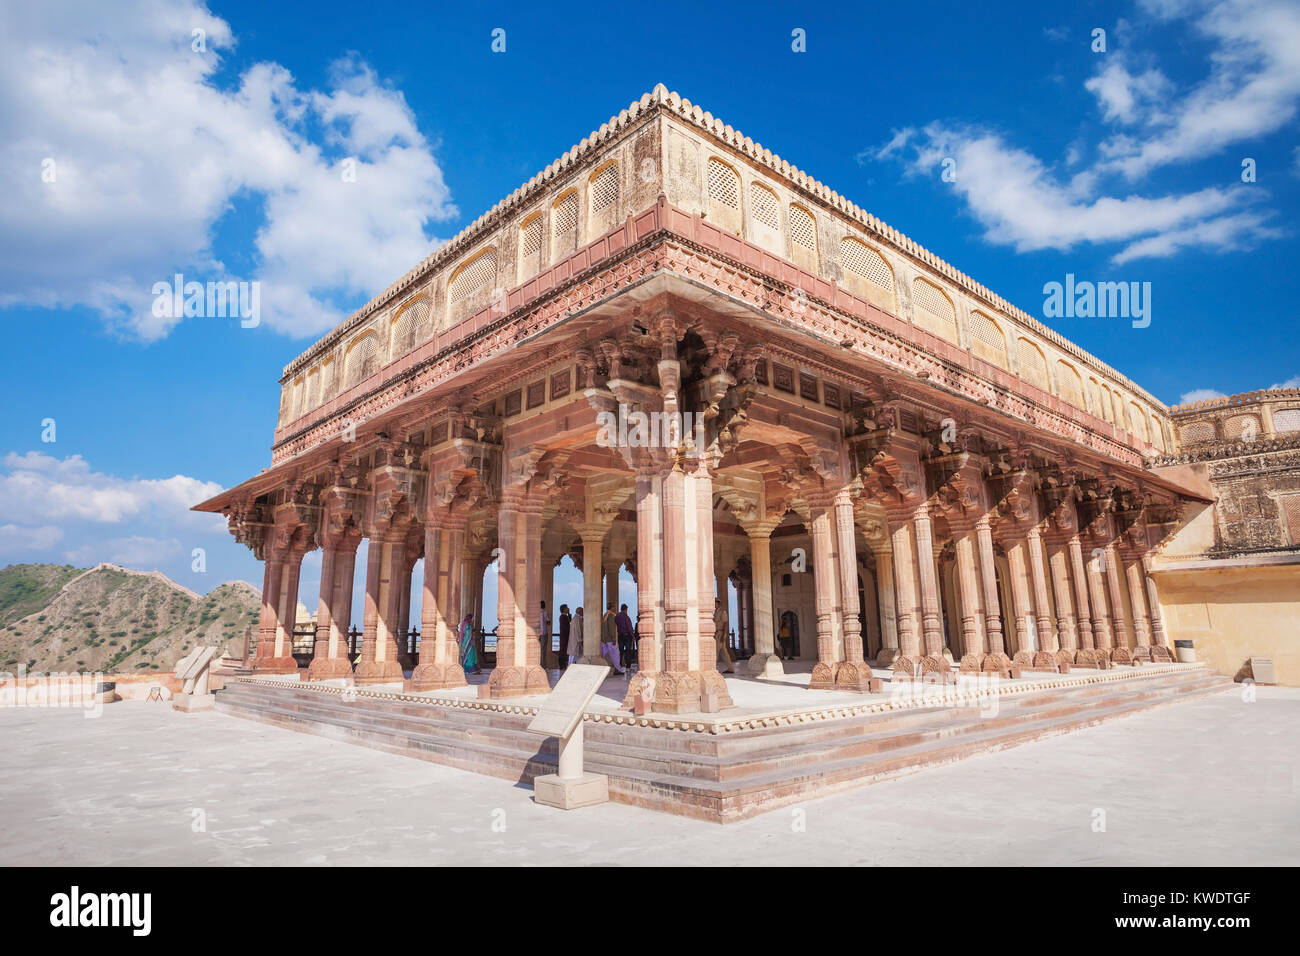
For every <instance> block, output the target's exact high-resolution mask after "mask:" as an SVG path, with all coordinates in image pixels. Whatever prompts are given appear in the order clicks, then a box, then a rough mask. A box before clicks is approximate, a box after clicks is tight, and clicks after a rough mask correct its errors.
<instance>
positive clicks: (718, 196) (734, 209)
mask: <svg viewBox="0 0 1300 956" xmlns="http://www.w3.org/2000/svg"><path fill="white" fill-rule="evenodd" d="M706 179H707V181H708V189H709V210H708V218H709V221H710V222H712V223H713V224H714V225H715V226H717V227H718V228H719V229H725V230H727V231H728V232H732V233H735V234H736V235H740V234H741V229H742V226H743V223H742V216H741V214H740V175H739V174H738V173H737V172H736V171H735V170H734V169H732V168H731V167H730V166H728V165H727V164H726V163H724V162H723V161H722V160H720V159H710V160H709V165H708V170H707V176H706Z"/></svg>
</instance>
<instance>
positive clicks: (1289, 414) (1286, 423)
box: [1273, 408, 1300, 434]
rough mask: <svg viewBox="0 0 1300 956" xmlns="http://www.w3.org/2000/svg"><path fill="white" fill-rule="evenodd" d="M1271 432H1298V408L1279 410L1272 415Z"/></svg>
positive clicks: (1299, 428)
mask: <svg viewBox="0 0 1300 956" xmlns="http://www.w3.org/2000/svg"><path fill="white" fill-rule="evenodd" d="M1273 431H1275V432H1277V433H1278V434H1283V433H1285V432H1300V408H1280V409H1278V410H1277V411H1275V412H1274V413H1273Z"/></svg>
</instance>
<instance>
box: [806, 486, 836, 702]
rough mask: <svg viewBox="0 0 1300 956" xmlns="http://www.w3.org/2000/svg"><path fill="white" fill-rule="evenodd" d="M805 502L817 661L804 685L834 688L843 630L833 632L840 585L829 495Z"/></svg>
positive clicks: (814, 687) (816, 688) (816, 687)
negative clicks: (813, 596)
mask: <svg viewBox="0 0 1300 956" xmlns="http://www.w3.org/2000/svg"><path fill="white" fill-rule="evenodd" d="M808 505H809V508H810V511H811V527H810V529H809V530H811V532H812V544H813V590H814V593H815V595H816V608H817V663H816V664H815V665H814V666H813V672H812V679H811V680H810V681H809V683H808V687H809V688H810V689H812V690H834V689H835V675H836V673H837V672H838V670H839V666H840V661H841V660H842V657H843V648H842V645H843V631H842V630H839V631H837V628H836V618H837V616H838V615H837V612H838V611H839V598H840V594H839V591H840V588H839V573H838V572H839V569H838V568H837V567H836V561H835V544H834V540H833V536H834V531H835V525H834V515H833V511H832V502H831V500H830V498H829V496H826V497H822V498H820V499H811V498H810V500H809V502H808ZM842 626H843V625H842V624H841V627H842Z"/></svg>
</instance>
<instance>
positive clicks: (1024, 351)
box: [1016, 339, 1049, 391]
mask: <svg viewBox="0 0 1300 956" xmlns="http://www.w3.org/2000/svg"><path fill="white" fill-rule="evenodd" d="M1016 364H1018V365H1019V366H1020V377H1021V378H1022V379H1024V380H1025V381H1026V382H1029V383H1030V384H1031V385H1037V386H1038V387H1039V388H1041V389H1043V390H1044V391H1048V390H1049V389H1048V387H1047V359H1045V358H1043V353H1042V352H1040V351H1039V350H1038V346H1037V345H1035V344H1034V343H1033V342H1031V341H1029V340H1028V339H1020V340H1019V341H1017V342H1016Z"/></svg>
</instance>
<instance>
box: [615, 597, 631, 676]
mask: <svg viewBox="0 0 1300 956" xmlns="http://www.w3.org/2000/svg"><path fill="white" fill-rule="evenodd" d="M614 627H615V628H616V629H617V631H618V656H619V664H620V665H621V666H622V667H623V669H624V670H627V669H628V668H629V667H631V666H632V618H630V617H628V614H627V605H626V604H624V605H622V606H621V607H620V608H619V609H618V615H617V616H616V617H615V618H614Z"/></svg>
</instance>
